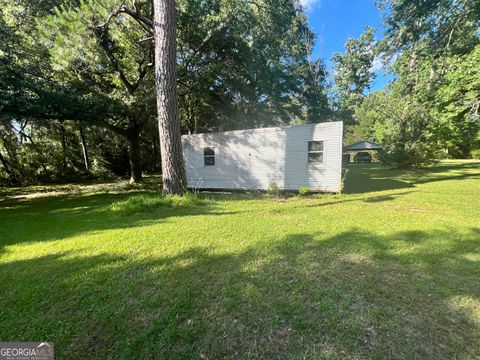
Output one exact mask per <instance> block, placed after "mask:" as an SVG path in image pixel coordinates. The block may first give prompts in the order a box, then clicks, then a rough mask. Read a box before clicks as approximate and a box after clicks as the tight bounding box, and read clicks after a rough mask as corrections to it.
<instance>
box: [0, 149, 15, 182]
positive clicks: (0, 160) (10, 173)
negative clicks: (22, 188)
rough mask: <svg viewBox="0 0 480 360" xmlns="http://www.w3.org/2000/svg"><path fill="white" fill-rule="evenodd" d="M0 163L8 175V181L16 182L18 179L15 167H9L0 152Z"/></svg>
mask: <svg viewBox="0 0 480 360" xmlns="http://www.w3.org/2000/svg"><path fill="white" fill-rule="evenodd" d="M0 163H1V164H2V165H3V168H4V169H5V172H6V173H7V174H8V176H9V178H10V182H11V183H12V184H14V185H16V184H18V183H19V181H18V179H17V175H16V174H15V169H13V168H12V169H11V168H10V166H9V163H8V161H7V159H5V158H4V157H3V155H2V153H0Z"/></svg>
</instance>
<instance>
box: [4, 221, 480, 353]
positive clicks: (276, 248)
mask: <svg viewBox="0 0 480 360" xmlns="http://www.w3.org/2000/svg"><path fill="white" fill-rule="evenodd" d="M320 236H321V235H319V234H308V233H298V234H291V235H288V236H286V237H285V238H284V239H281V240H278V239H271V241H269V242H266V243H265V245H257V246H256V247H255V248H248V249H245V250H243V251H239V252H237V253H223V252H219V251H217V249H212V248H196V247H192V248H189V249H186V250H184V251H182V252H179V253H178V254H176V255H174V256H170V257H161V256H159V257H149V256H144V257H135V256H131V257H126V256H117V255H112V254H107V253H105V254H97V255H92V256H86V257H85V256H79V255H77V254H75V253H63V254H57V255H50V256H44V257H40V258H35V259H27V260H21V261H15V262H9V263H4V264H1V265H0V283H1V284H2V287H1V290H0V309H2V310H1V319H2V321H1V323H0V338H2V340H3V341H8V340H24V341H27V340H31V339H45V340H49V341H54V342H55V349H56V352H57V355H58V357H59V358H69V359H85V358H98V359H104V358H142V359H148V358H168V359H172V358H173V359H175V358H178V359H180V358H201V357H205V358H212V359H214V358H232V357H239V358H265V359H271V358H304V357H307V358H375V357H377V358H409V357H410V358H432V359H433V358H455V357H456V358H475V357H476V356H479V355H480V353H479V347H478V343H479V340H480V338H479V331H480V324H479V322H478V321H479V320H478V314H477V317H475V316H474V313H473V312H474V311H475V306H478V301H479V299H480V281H479V279H480V269H479V267H478V262H477V261H478V256H480V253H479V247H478V239H479V237H480V231H479V229H471V230H470V232H468V233H463V234H459V233H458V232H457V231H456V230H455V229H451V230H448V231H438V232H429V233H426V232H422V231H411V232H399V233H396V234H394V235H392V236H389V237H384V236H379V235H376V234H374V233H370V232H364V231H359V230H356V229H350V230H349V231H345V232H343V233H340V234H338V235H336V236H334V237H331V238H328V239H321V238H320ZM451 239H455V240H454V241H444V240H451ZM400 245H402V246H400ZM399 249H403V250H404V251H403V252H402V251H398V250H399ZM475 257H476V258H475ZM475 259H477V260H475Z"/></svg>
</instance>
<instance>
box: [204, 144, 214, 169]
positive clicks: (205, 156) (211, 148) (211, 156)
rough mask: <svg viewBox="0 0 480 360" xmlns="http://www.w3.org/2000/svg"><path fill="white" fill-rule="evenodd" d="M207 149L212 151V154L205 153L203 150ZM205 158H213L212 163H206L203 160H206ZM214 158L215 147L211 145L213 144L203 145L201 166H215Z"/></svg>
mask: <svg viewBox="0 0 480 360" xmlns="http://www.w3.org/2000/svg"><path fill="white" fill-rule="evenodd" d="M207 149H210V150H212V151H213V155H205V151H206V150H207ZM207 158H208V159H213V164H207V163H206V162H205V160H206V159H207ZM215 158H216V153H215V147H213V146H205V147H204V148H203V167H207V166H215V164H216V159H215Z"/></svg>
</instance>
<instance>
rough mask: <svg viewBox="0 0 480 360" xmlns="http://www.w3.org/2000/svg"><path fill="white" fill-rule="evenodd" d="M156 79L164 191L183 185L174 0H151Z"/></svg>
mask: <svg viewBox="0 0 480 360" xmlns="http://www.w3.org/2000/svg"><path fill="white" fill-rule="evenodd" d="M153 9H154V25H153V26H154V31H155V83H156V88H157V110H158V129H159V133H160V153H161V157H162V178H163V193H164V194H180V195H181V194H183V193H184V192H185V189H186V179H185V167H184V162H183V152H182V142H181V135H180V124H179V119H178V98H177V74H176V65H177V64H176V61H177V60H176V29H175V0H154V1H153Z"/></svg>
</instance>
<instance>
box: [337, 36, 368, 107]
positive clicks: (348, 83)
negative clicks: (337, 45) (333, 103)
mask: <svg viewBox="0 0 480 360" xmlns="http://www.w3.org/2000/svg"><path fill="white" fill-rule="evenodd" d="M374 35H375V29H373V28H371V27H367V28H366V29H365V32H364V33H363V34H362V35H361V36H360V38H358V39H354V38H351V39H349V40H348V41H347V42H346V43H345V52H344V53H343V54H342V53H335V54H334V55H333V57H332V60H333V62H334V63H335V65H334V72H333V77H334V80H335V91H336V95H337V97H338V100H337V101H338V105H337V106H338V107H339V108H340V109H341V110H344V111H346V110H352V109H354V107H355V106H358V105H360V104H361V102H362V100H363V97H364V95H365V91H367V90H368V89H369V88H370V85H371V84H372V81H373V80H374V78H375V73H374V71H373V69H372V68H373V62H374V60H375V55H376V50H375V47H376V41H375V36H374Z"/></svg>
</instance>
